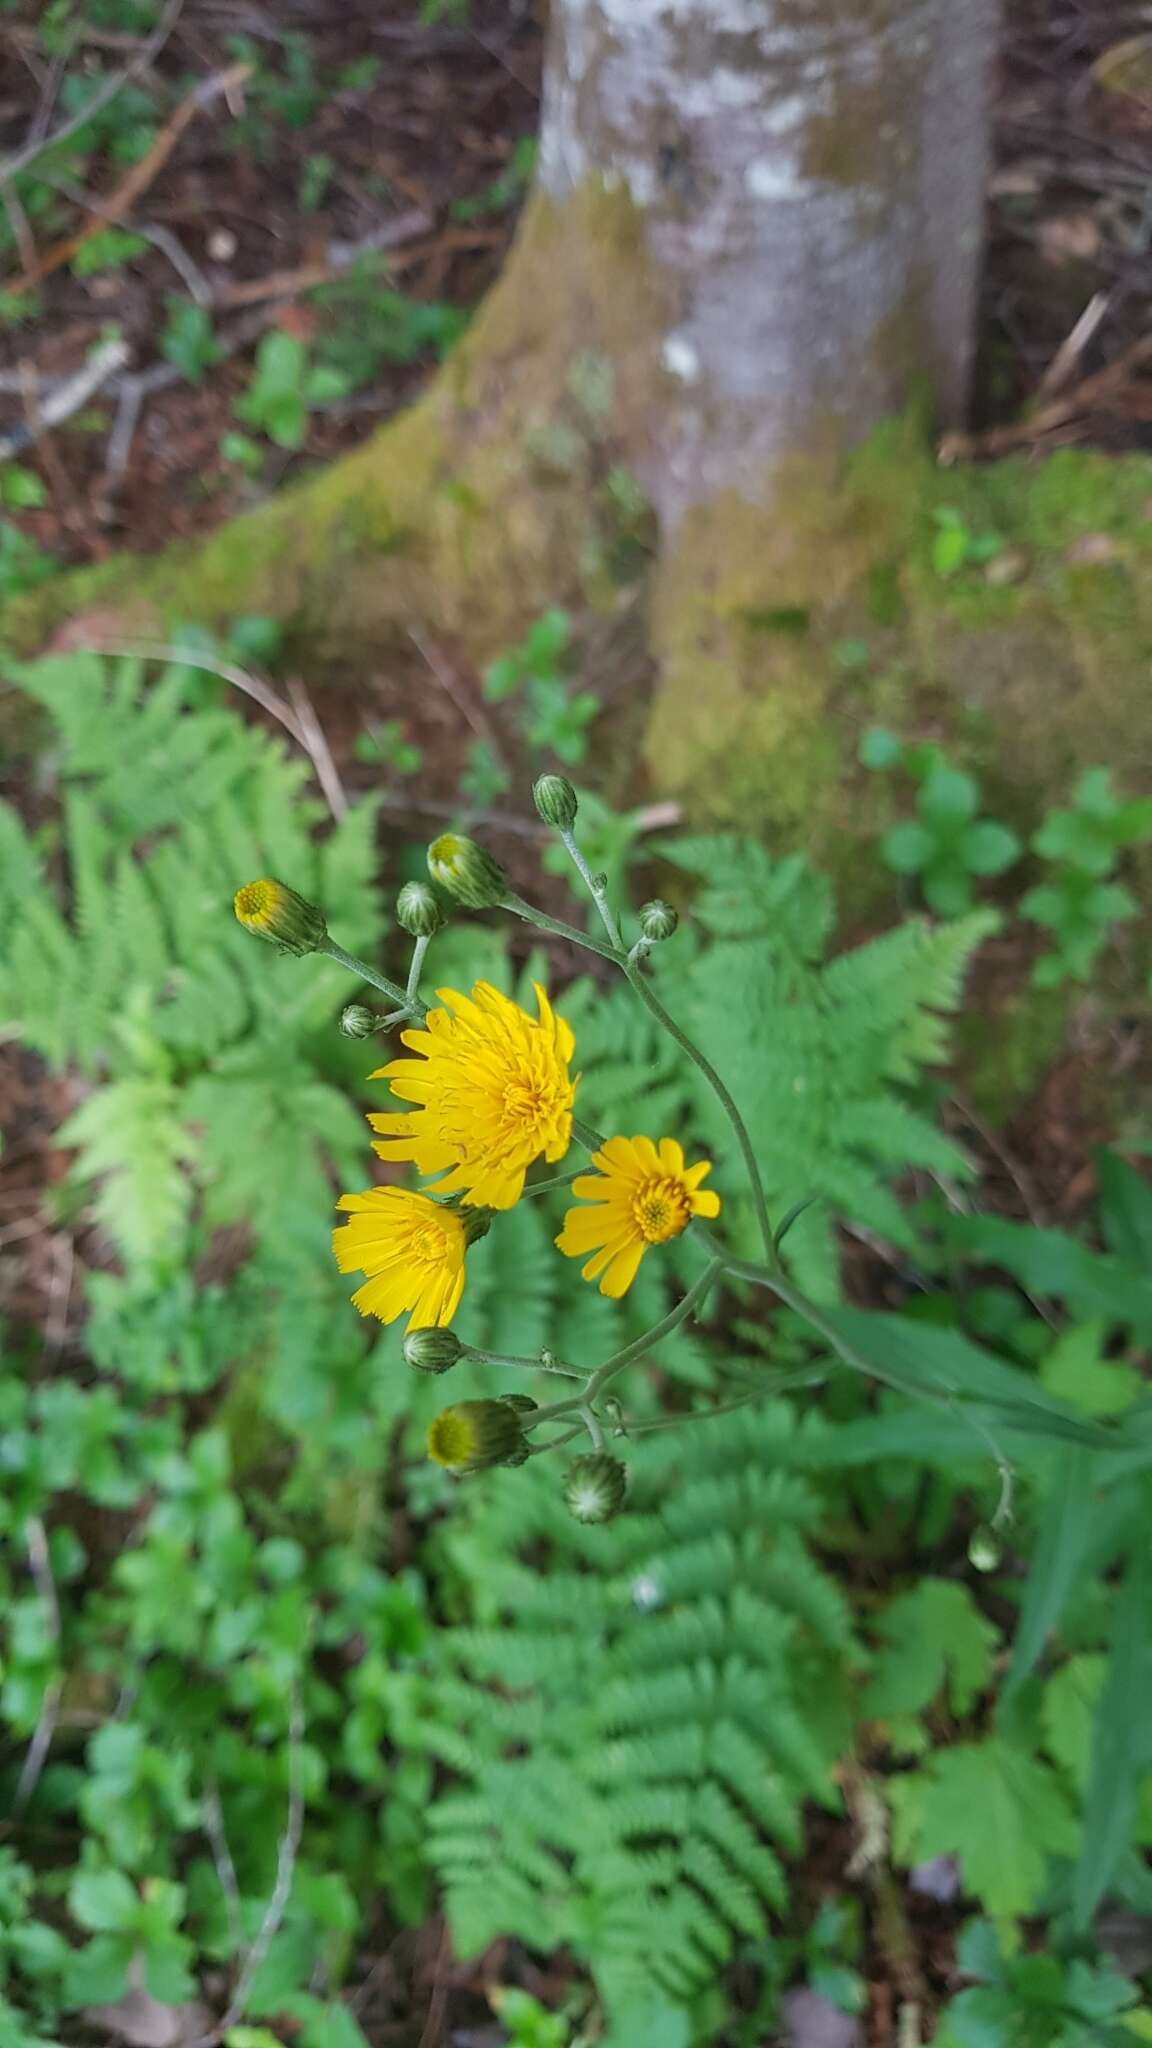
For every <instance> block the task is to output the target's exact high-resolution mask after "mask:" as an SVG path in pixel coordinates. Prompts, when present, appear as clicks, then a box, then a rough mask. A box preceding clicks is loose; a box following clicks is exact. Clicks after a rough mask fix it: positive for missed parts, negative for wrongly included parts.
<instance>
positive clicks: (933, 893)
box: [921, 856, 972, 917]
mask: <svg viewBox="0 0 1152 2048" xmlns="http://www.w3.org/2000/svg"><path fill="white" fill-rule="evenodd" d="M921 886H922V888H923V890H924V901H925V902H926V903H927V904H928V906H929V908H930V909H931V910H934V911H935V912H936V915H937V917H963V915H964V912H965V911H966V910H968V909H969V908H970V907H971V903H972V884H971V882H970V881H969V879H968V871H967V869H966V868H965V866H964V863H963V861H961V860H960V859H959V857H958V856H952V857H950V858H947V859H944V860H941V859H939V858H937V857H935V856H934V857H933V859H932V860H931V861H930V862H929V864H928V866H927V867H926V868H925V870H924V875H923V879H922V883H921Z"/></svg>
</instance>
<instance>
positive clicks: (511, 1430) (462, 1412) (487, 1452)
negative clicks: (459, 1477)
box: [427, 1401, 528, 1472]
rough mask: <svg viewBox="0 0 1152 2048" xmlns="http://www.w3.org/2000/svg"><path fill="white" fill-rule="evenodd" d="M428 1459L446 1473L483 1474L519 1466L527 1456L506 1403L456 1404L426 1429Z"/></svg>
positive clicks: (519, 1426) (517, 1419)
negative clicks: (491, 1469) (496, 1468)
mask: <svg viewBox="0 0 1152 2048" xmlns="http://www.w3.org/2000/svg"><path fill="white" fill-rule="evenodd" d="M427 1441H428V1456H429V1457H430V1458H431V1459H433V1460H434V1462H435V1463H436V1464H437V1465H443V1466H444V1469H445V1471H447V1472H484V1471H486V1470H487V1469H488V1467H489V1466H491V1465H519V1464H521V1463H522V1462H523V1460H524V1458H525V1457H526V1456H527V1453H528V1446H527V1444H526V1442H525V1440H524V1430H523V1427H522V1424H521V1421H520V1417H519V1415H518V1414H517V1412H516V1410H515V1408H514V1407H513V1406H512V1404H511V1402H509V1401H458V1402H457V1403H456V1405H455V1407H454V1408H445V1409H444V1410H443V1411H442V1413H441V1414H439V1415H438V1416H437V1417H436V1419H435V1421H434V1422H432V1423H430V1424H429V1427H428V1439H427Z"/></svg>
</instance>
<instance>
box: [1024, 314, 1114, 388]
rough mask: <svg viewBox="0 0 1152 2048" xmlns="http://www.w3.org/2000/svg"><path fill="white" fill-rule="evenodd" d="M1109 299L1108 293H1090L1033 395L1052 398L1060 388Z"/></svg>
mask: <svg viewBox="0 0 1152 2048" xmlns="http://www.w3.org/2000/svg"><path fill="white" fill-rule="evenodd" d="M1110 303H1111V294H1110V293H1108V292H1094V293H1093V295H1092V297H1091V298H1090V299H1089V301H1088V304H1087V305H1086V306H1085V308H1084V311H1083V312H1082V313H1081V315H1080V318H1079V319H1078V320H1077V321H1076V324H1075V326H1074V327H1073V328H1072V331H1071V333H1070V334H1068V335H1067V336H1066V338H1065V339H1064V340H1063V341H1062V342H1061V344H1060V346H1059V348H1058V349H1057V351H1056V353H1055V355H1054V356H1053V358H1052V361H1051V362H1050V363H1049V365H1048V368H1047V369H1046V370H1045V372H1044V375H1043V376H1042V377H1041V379H1040V382H1039V384H1038V385H1037V386H1036V396H1037V398H1054V397H1055V396H1056V393H1057V392H1058V391H1062V390H1063V389H1064V386H1065V384H1067V382H1068V379H1069V377H1070V376H1071V375H1072V372H1073V370H1074V369H1075V368H1076V365H1077V363H1078V362H1079V360H1080V358H1081V356H1082V355H1083V353H1084V351H1085V349H1086V348H1087V346H1088V343H1089V342H1090V341H1091V339H1092V336H1093V335H1094V334H1095V332H1096V330H1097V328H1098V327H1099V325H1100V322H1101V321H1102V320H1103V318H1104V316H1105V314H1106V313H1107V311H1108V307H1109V305H1110Z"/></svg>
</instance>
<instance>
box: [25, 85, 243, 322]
mask: <svg viewBox="0 0 1152 2048" xmlns="http://www.w3.org/2000/svg"><path fill="white" fill-rule="evenodd" d="M251 71H252V66H251V65H250V64H233V65H231V66H230V67H229V69H228V70H227V71H217V72H214V73H213V75H212V77H211V78H205V79H203V80H202V81H201V83H200V84H199V85H198V86H196V88H195V90H194V91H192V92H190V93H189V94H188V97H187V99H185V100H182V101H181V103H180V105H179V106H178V107H177V109H176V111H175V113H174V114H173V115H172V116H171V117H170V119H169V120H167V121H166V122H165V124H164V126H163V128H162V129H161V130H160V133H159V135H158V136H157V137H156V140H155V142H154V143H153V144H152V147H151V149H150V150H149V151H148V152H147V154H146V155H145V156H143V157H141V159H140V162H139V163H138V164H133V166H132V169H131V170H130V171H129V173H128V176H127V177H126V178H125V179H124V180H123V181H122V183H121V184H119V185H118V186H117V187H116V190H115V191H114V192H110V193H109V194H108V196H107V198H106V199H101V200H100V201H99V202H98V203H97V202H95V201H89V202H88V203H89V207H90V212H89V217H88V219H87V220H86V221H85V222H84V224H83V226H82V227H79V228H77V229H76V232H75V234H71V235H65V236H64V237H63V239H62V240H61V241H59V242H53V243H52V245H51V247H50V248H48V249H44V250H42V251H41V253H40V254H39V255H38V256H37V258H36V260H35V263H34V264H33V265H32V267H31V268H29V267H28V266H27V264H25V267H24V269H23V271H20V272H18V273H17V274H16V275H14V276H12V277H8V278H5V279H4V280H3V281H0V291H5V292H21V291H28V290H29V288H30V287H31V286H32V285H35V284H39V283H40V282H41V280H42V279H43V278H45V277H50V276H51V274H52V272H53V271H54V270H59V269H60V268H61V267H62V266H63V265H64V264H65V263H69V262H71V260H72V258H73V256H75V254H76V252H77V250H78V249H82V248H83V246H84V244H85V242H87V241H89V240H90V239H91V237H92V236H93V235H96V234H99V233H100V232H101V230H102V229H103V228H104V227H105V226H106V225H107V223H109V222H112V223H113V224H115V223H116V222H118V221H122V220H123V219H124V216H125V214H127V213H128V212H129V211H130V210H131V208H132V207H133V206H134V205H135V203H136V201H137V200H138V199H139V198H140V197H141V195H142V194H143V193H145V192H146V191H147V190H148V187H149V186H150V185H151V184H152V183H153V181H154V180H155V179H156V178H157V177H158V176H159V175H160V172H161V171H162V170H163V168H164V165H165V164H166V163H167V161H168V159H169V157H170V156H171V154H172V151H173V150H174V149H175V147H176V144H177V143H178V142H179V140H180V137H181V136H182V135H183V133H184V130H185V129H186V128H187V127H188V125H189V123H190V122H192V121H194V120H195V118H196V115H197V114H199V113H201V112H202V111H203V109H204V108H205V107H209V106H211V104H212V102H213V100H216V99H219V97H220V95H221V94H222V93H227V92H230V91H231V90H232V89H233V87H235V86H238V85H242V84H243V82H244V80H245V79H246V78H248V77H249V76H250V75H251Z"/></svg>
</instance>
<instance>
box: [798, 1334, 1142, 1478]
mask: <svg viewBox="0 0 1152 2048" xmlns="http://www.w3.org/2000/svg"><path fill="white" fill-rule="evenodd" d="M801 1312H803V1311H801ZM821 1329H822V1331H823V1332H825V1333H826V1334H827V1335H829V1336H831V1337H832V1338H833V1340H834V1341H835V1342H837V1345H838V1348H839V1349H840V1351H841V1355H842V1356H844V1357H845V1358H846V1359H847V1360H848V1362H849V1363H850V1364H856V1365H857V1366H858V1367H862V1368H863V1369H864V1370H865V1371H868V1372H874V1373H875V1375H876V1377H877V1379H879V1380H881V1381H883V1382H884V1383H885V1384H886V1385H888V1386H896V1387H900V1388H902V1389H903V1390H904V1391H905V1392H908V1393H922V1394H923V1393H927V1394H931V1395H933V1396H934V1397H938V1398H939V1397H942V1398H944V1399H947V1400H950V1401H954V1402H955V1403H956V1404H957V1410H958V1419H957V1441H958V1442H959V1441H960V1440H961V1435H960V1433H961V1430H962V1428H963V1423H962V1421H961V1419H960V1411H961V1410H962V1406H963V1403H964V1402H965V1401H966V1400H969V1399H975V1400H977V1401H986V1402H991V1403H992V1404H993V1406H994V1408H996V1409H997V1410H1000V1411H1002V1414H1003V1417H1004V1419H1005V1420H1007V1421H1009V1422H1010V1423H1011V1424H1012V1425H1013V1426H1015V1427H1018V1428H1019V1429H1021V1430H1024V1431H1026V1432H1028V1433H1031V1434H1034V1435H1036V1436H1039V1437H1044V1436H1053V1435H1054V1436H1058V1437H1063V1438H1065V1439H1067V1440H1068V1441H1070V1442H1073V1443H1084V1444H1089V1445H1091V1444H1095V1445H1099V1446H1101V1447H1105V1446H1108V1445H1110V1444H1111V1443H1112V1442H1113V1441H1114V1438H1113V1436H1112V1434H1111V1432H1109V1431H1106V1430H1105V1429H1103V1428H1102V1427H1100V1426H1099V1425H1093V1424H1091V1423H1087V1422H1085V1421H1084V1420H1083V1419H1082V1418H1081V1417H1079V1416H1077V1415H1076V1414H1075V1412H1074V1410H1072V1409H1069V1408H1067V1407H1066V1406H1065V1404H1064V1403H1063V1402H1062V1401H1057V1400H1055V1399H1053V1397H1052V1396H1051V1395H1049V1394H1048V1393H1047V1391H1046V1390H1045V1389H1044V1388H1043V1387H1041V1386H1040V1385H1039V1384H1038V1383H1037V1381H1035V1380H1033V1379H1030V1378H1029V1377H1028V1375H1027V1374H1026V1373H1023V1372H1020V1371H1019V1370H1018V1368H1017V1367H1016V1366H1013V1365H1008V1364H1006V1363H1005V1362H1004V1360H1003V1359H1000V1358H997V1357H996V1356H995V1355H994V1354H993V1353H992V1352H990V1351H985V1350H983V1349H982V1348H981V1347H980V1346H979V1345H977V1344H973V1343H972V1342H971V1341H970V1340H969V1339H968V1338H967V1337H965V1336H962V1335H961V1333H960V1331H959V1330H948V1329H940V1328H935V1327H933V1326H932V1325H931V1324H929V1323H921V1322H917V1321H915V1320H914V1319H913V1318H912V1317H910V1316H895V1315H874V1314H871V1313H869V1312H868V1311H866V1310H864V1309H853V1308H836V1309H826V1310H824V1311H823V1313H822V1320H821Z"/></svg>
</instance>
